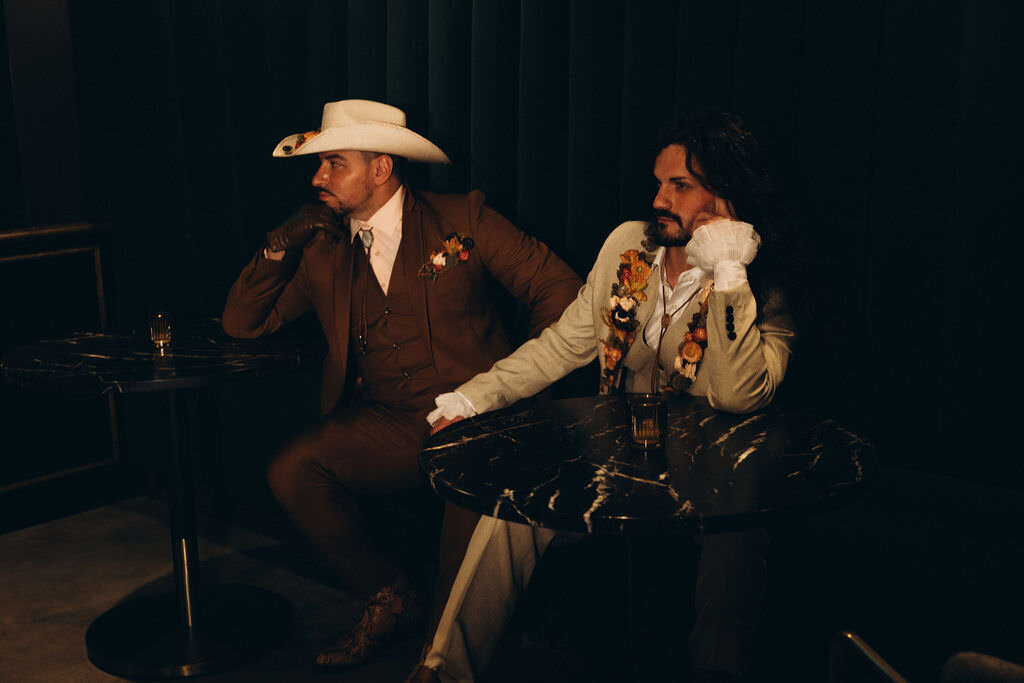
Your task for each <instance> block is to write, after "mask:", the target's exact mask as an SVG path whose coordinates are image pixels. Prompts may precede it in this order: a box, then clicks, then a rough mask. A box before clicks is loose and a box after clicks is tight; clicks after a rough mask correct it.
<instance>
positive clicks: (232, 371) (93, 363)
mask: <svg viewBox="0 0 1024 683" xmlns="http://www.w3.org/2000/svg"><path fill="white" fill-rule="evenodd" d="M321 355H322V352H321V351H320V349H319V348H318V346H317V344H316V343H315V342H310V341H308V340H299V339H295V338H291V337H286V338H278V337H269V338H259V339H233V338H231V337H228V336H227V335H226V334H225V333H224V332H223V330H221V327H220V321H219V320H216V319H206V320H202V321H198V322H192V323H188V324H183V325H181V326H180V327H178V328H175V330H174V337H173V340H172V343H171V345H170V346H169V347H168V348H167V349H166V350H165V351H164V352H163V353H160V352H158V351H157V350H156V348H155V347H154V346H153V343H152V342H151V341H150V340H149V337H148V335H147V334H131V333H108V332H78V333H75V334H72V335H70V336H67V337H62V338H60V339H43V340H41V341H37V342H34V343H32V344H29V345H27V346H23V347H20V348H18V349H15V350H14V351H11V352H10V353H8V354H7V355H5V356H4V357H3V361H2V362H0V369H2V370H3V374H4V376H5V377H6V378H7V379H8V380H9V381H10V382H12V383H14V384H17V385H19V386H24V387H34V388H42V389H53V390H58V391H62V392H66V393H82V394H95V393H107V392H116V393H128V392H140V391H169V390H174V389H194V388H199V387H205V386H209V385H212V384H217V383H220V382H224V381H230V380H237V379H243V378H252V377H259V376H262V375H269V374H275V373H279V372H285V371H289V370H295V369H297V368H300V367H302V366H304V365H306V364H308V363H309V362H312V361H313V360H315V359H317V358H319V357H320V356H321Z"/></svg>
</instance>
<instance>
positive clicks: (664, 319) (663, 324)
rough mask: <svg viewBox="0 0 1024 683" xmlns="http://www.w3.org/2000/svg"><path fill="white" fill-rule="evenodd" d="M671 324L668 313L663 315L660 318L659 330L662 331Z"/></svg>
mask: <svg viewBox="0 0 1024 683" xmlns="http://www.w3.org/2000/svg"><path fill="white" fill-rule="evenodd" d="M671 323H672V316H670V315H669V314H668V313H665V314H664V315H662V316H661V329H663V330H666V329H668V326H669V325H670V324H671Z"/></svg>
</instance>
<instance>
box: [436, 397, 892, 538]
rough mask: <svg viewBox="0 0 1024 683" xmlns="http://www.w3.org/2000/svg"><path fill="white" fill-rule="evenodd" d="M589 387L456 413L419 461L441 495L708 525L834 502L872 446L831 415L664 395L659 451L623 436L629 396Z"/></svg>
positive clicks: (557, 522)
mask: <svg viewBox="0 0 1024 683" xmlns="http://www.w3.org/2000/svg"><path fill="white" fill-rule="evenodd" d="M627 400H628V399H627V398H625V397H622V396H597V397H589V398H576V399H564V400H558V401H548V402H539V403H536V404H533V405H530V406H527V407H523V408H518V407H512V408H508V409H505V410H499V411H495V412H492V413H486V414H484V415H480V416H477V417H474V418H470V419H467V420H463V421H460V422H457V423H456V424H454V425H453V426H451V427H448V428H447V429H444V430H442V431H441V432H438V433H437V434H435V435H434V436H432V437H431V438H430V439H429V440H428V441H427V443H426V445H425V447H424V449H423V452H422V454H421V456H420V465H421V467H422V468H423V470H424V471H425V472H426V473H427V475H428V477H429V479H430V482H431V485H432V486H433V488H434V490H435V491H437V493H438V494H440V495H441V496H443V497H444V498H446V499H448V500H450V501H452V502H454V503H456V504H458V505H460V506H462V507H465V508H468V509H471V510H474V511H476V512H480V513H482V514H485V515H490V516H493V517H498V518H501V519H505V520H509V521H513V522H521V523H525V524H533V525H535V526H541V527H548V528H552V529H560V530H563V531H579V532H590V533H609V534H665V533H714V532H719V531H733V530H738V529H744V528H750V527H755V526H762V525H764V524H766V523H767V522H769V521H770V520H771V519H772V518H774V517H777V516H781V515H785V514H795V513H804V512H807V511H810V510H814V509H820V508H822V507H825V506H829V505H833V504H837V503H840V502H842V501H843V500H844V499H846V498H847V497H849V496H851V495H853V494H855V493H857V492H858V491H859V490H861V489H862V487H863V486H864V485H865V484H866V483H867V482H869V481H870V480H871V478H872V474H873V472H874V469H875V454H874V449H873V448H872V446H871V445H870V444H868V443H867V442H865V441H864V440H863V439H861V438H860V437H858V436H857V435H856V434H853V433H851V432H849V431H847V430H846V429H844V428H843V427H842V426H841V425H839V424H837V423H836V422H834V421H832V420H821V419H817V418H814V417H812V416H809V415H805V414H800V413H791V412H786V411H785V410H782V409H779V408H774V407H769V408H768V409H766V410H764V411H761V412H757V413H753V414H750V415H729V414H726V413H721V412H718V411H716V410H714V409H712V408H711V407H710V406H709V405H708V402H707V401H706V400H704V399H700V398H691V397H683V398H678V399H672V400H671V401H670V403H669V409H668V438H667V439H666V446H665V448H664V449H663V450H655V451H647V452H645V451H642V450H637V449H635V448H634V447H633V446H632V444H631V439H630V428H629V422H630V418H629V405H628V402H627Z"/></svg>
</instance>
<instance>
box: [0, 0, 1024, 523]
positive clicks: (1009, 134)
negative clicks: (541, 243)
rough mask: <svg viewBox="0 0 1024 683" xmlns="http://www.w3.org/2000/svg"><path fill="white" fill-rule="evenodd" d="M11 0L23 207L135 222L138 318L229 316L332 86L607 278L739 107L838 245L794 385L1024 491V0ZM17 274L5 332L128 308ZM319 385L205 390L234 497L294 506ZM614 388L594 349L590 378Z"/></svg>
mask: <svg viewBox="0 0 1024 683" xmlns="http://www.w3.org/2000/svg"><path fill="white" fill-rule="evenodd" d="M2 5H3V10H4V11H3V14H2V15H0V21H2V22H3V25H2V28H3V30H2V31H0V40H2V41H5V42H4V43H3V47H4V48H5V49H4V50H0V60H6V64H3V65H0V66H7V67H9V72H10V79H9V80H5V79H0V124H2V125H0V145H2V146H3V147H2V150H3V154H2V155H0V164H2V167H3V169H4V174H5V176H6V177H7V178H8V179H7V181H6V182H4V183H2V184H0V230H3V231H8V230H9V231H16V230H18V229H22V228H28V227H35V226H45V225H50V224H57V223H69V222H79V221H83V222H92V223H103V224H107V225H109V229H108V233H107V235H108V237H107V238H106V239H108V240H109V244H108V245H107V247H106V248H107V249H108V252H107V253H109V260H108V262H107V269H106V277H107V278H108V288H107V291H106V293H105V296H106V297H107V299H108V302H109V306H108V315H107V318H108V320H107V323H108V325H110V326H118V327H123V328H137V327H139V326H140V325H141V324H142V323H143V322H144V321H145V319H146V316H147V314H148V313H149V312H151V311H152V310H154V309H156V308H165V309H167V310H170V311H172V312H173V313H174V314H175V316H176V317H177V318H179V319H182V320H187V319H189V318H192V317H200V316H210V315H217V314H219V312H220V310H221V307H222V304H223V301H224V297H225V295H226V293H227V290H228V287H229V286H230V284H231V282H232V281H233V280H234V278H235V277H236V275H237V274H238V272H239V271H240V269H241V268H242V266H243V265H244V264H245V262H246V261H247V260H248V259H249V257H250V256H251V254H252V253H253V252H254V251H255V249H256V248H257V247H258V246H260V244H261V241H262V239H263V235H264V233H265V232H266V231H268V230H270V229H272V228H274V227H275V226H277V225H278V224H279V223H280V222H281V220H282V219H283V218H284V217H286V216H287V215H288V214H290V213H291V212H292V211H293V210H294V208H295V207H296V206H297V204H298V203H299V202H301V201H303V200H305V199H308V198H311V197H312V195H311V194H310V187H309V181H310V177H311V174H312V172H313V170H314V169H313V165H312V162H310V161H308V160H302V159H288V160H278V159H272V158H271V156H270V153H271V150H272V149H273V147H274V145H275V144H276V143H277V142H278V140H280V139H281V138H282V137H284V136H285V135H286V134H290V133H293V132H299V131H303V130H311V129H314V128H316V127H318V125H319V121H320V114H321V108H322V106H323V103H324V102H325V101H330V100H338V99H344V98H368V99H378V100H383V101H386V102H389V103H391V104H394V105H397V106H399V107H401V108H403V109H405V110H406V112H407V114H408V119H409V125H410V127H411V128H413V129H414V130H417V131H419V132H422V133H424V134H425V135H427V136H428V137H430V138H431V139H432V140H434V141H435V142H437V143H438V144H439V145H440V146H441V147H442V148H443V149H445V150H446V151H447V152H448V154H449V156H450V157H451V158H452V160H453V164H452V165H451V166H449V167H429V168H427V167H419V168H416V167H414V171H413V174H414V180H415V182H417V183H418V184H419V185H420V186H422V187H424V188H427V189H433V190H438V191H453V192H463V191H467V190H469V189H473V188H479V189H482V190H484V191H485V192H486V193H487V196H488V199H489V202H490V203H491V204H492V205H493V206H494V207H496V208H497V209H498V210H500V211H501V212H503V213H504V214H505V215H507V216H508V217H510V218H511V219H513V220H514V221H515V222H516V223H517V224H518V225H519V226H521V227H522V228H523V229H524V230H526V231H528V232H529V233H531V234H534V235H536V236H538V237H540V238H541V239H543V240H545V241H546V242H548V243H549V244H550V245H551V246H552V247H553V248H554V249H555V250H556V251H557V252H558V253H559V254H560V255H562V256H563V257H564V258H565V259H566V260H567V261H568V262H569V264H570V265H571V266H573V267H574V268H575V269H576V270H577V271H578V272H579V273H580V274H581V275H583V276H585V275H586V272H587V270H588V268H589V266H590V264H591V263H592V262H593V259H594V256H595V255H596V253H597V250H598V248H599V246H600V245H601V243H602V241H603V239H604V237H605V236H606V235H607V234H608V232H610V230H611V229H612V228H613V227H614V226H615V225H616V224H618V223H619V222H620V221H623V220H627V219H636V218H645V217H647V216H648V215H649V210H650V201H651V198H652V184H651V179H650V178H651V176H650V168H651V161H652V156H651V149H650V144H651V142H652V139H653V137H654V133H655V131H656V130H657V128H658V127H659V126H660V125H661V124H663V123H665V122H667V121H668V120H670V119H672V118H673V117H674V116H676V115H678V114H681V113H684V112H687V111H690V110H692V109H695V108H698V107H703V106H719V107H724V108H727V109H731V110H733V111H736V112H738V113H740V114H741V115H743V116H744V117H746V118H747V119H748V121H749V122H750V124H751V125H752V126H753V127H754V129H755V130H756V131H757V132H759V133H760V137H761V139H762V141H763V142H764V143H765V144H766V146H767V147H768V148H769V151H770V155H771V156H772V158H773V159H774V160H775V163H776V166H777V170H778V174H779V177H780V178H781V180H782V185H783V188H784V189H785V190H786V193H787V196H788V198H789V200H790V203H791V205H792V208H793V210H794V214H795V215H796V217H797V219H798V220H797V222H796V223H795V225H794V229H795V230H796V231H797V232H798V234H799V235H800V236H801V237H802V238H803V239H804V240H805V241H806V242H807V243H808V245H809V246H810V250H811V253H812V254H813V256H814V263H813V264H812V265H813V268H809V270H808V273H807V274H806V282H807V294H808V296H809V299H810V302H811V307H810V310H811V315H810V317H809V318H808V319H807V320H806V321H805V323H804V328H803V329H802V332H803V342H804V343H803V345H802V346H801V347H800V349H799V350H798V353H797V355H796V356H794V359H793V365H792V374H791V376H790V378H789V380H788V384H789V386H788V396H787V398H788V399H789V400H791V401H793V402H795V403H796V404H797V405H800V406H802V407H806V408H810V409H812V410H814V411H815V412H816V413H819V414H823V415H827V416H831V417H835V418H837V419H839V420H840V421H841V422H843V423H844V424H846V425H847V426H849V427H851V428H852V429H854V430H855V431H857V432H859V433H861V434H863V435H864V436H865V437H867V438H868V439H870V440H871V441H872V442H874V443H875V444H876V445H877V446H878V447H879V449H880V451H881V452H882V453H883V456H884V458H885V460H886V462H887V463H889V464H892V465H896V466H900V467H907V468H910V469H911V470H917V471H927V472H929V473H931V474H936V475H952V476H954V477H956V478H959V479H963V480H970V481H972V482H974V483H982V484H993V483H995V484H999V485H1000V486H1004V487H1010V488H1012V489H1016V490H1017V491H1020V490H1021V488H1022V479H1024V478H1022V475H1024V464H1022V459H1021V458H1020V449H1019V448H1018V447H1017V446H1016V443H1017V439H1016V436H1017V428H1016V419H1015V418H1016V416H1017V413H1016V410H1017V404H1018V401H1017V400H1016V399H1015V398H1014V392H1015V391H1016V390H1017V387H1018V386H1019V382H1020V377H1019V375H1020V373H1019V371H1017V368H1016V366H1017V359H1016V355H1017V354H1016V353H1015V351H1016V349H1015V344H1014V342H1013V339H1012V336H1011V334H1012V333H1011V330H1012V328H1013V327H1015V323H1014V319H1015V313H1016V311H1017V310H1018V302H1019V301H1020V299H1021V294H1022V291H1021V286H1020V284H1019V278H1018V277H1016V269H1017V262H1018V260H1019V259H1018V256H1017V254H1018V252H1017V251H1016V250H1017V249H1019V243H1020V239H1019V237H1018V236H1017V235H1018V233H1019V228H1018V226H1017V221H1016V220H1014V219H1013V218H1011V216H1010V207H1011V206H1012V205H1013V203H1014V202H1013V200H1012V197H1013V196H1014V194H1013V190H1015V189H1016V188H1017V187H1018V186H1019V184H1020V183H1019V181H1020V180H1021V173H1020V170H1019V166H1018V159H1019V151H1020V149H1019V148H1020V145H1019V137H1020V136H1019V125H1020V123H1019V122H1020V121H1021V119H1022V117H1021V115H1022V113H1024V111H1022V107H1021V102H1020V97H1019V90H1020V87H1019V83H1018V81H1019V71H1017V70H1016V67H1015V66H1014V65H1016V64H1017V63H1018V62H1020V57H1021V47H1020V41H1019V39H1018V36H1017V35H1016V32H1017V30H1018V27H1019V26H1021V25H1022V21H1021V20H1022V18H1024V17H1022V16H1021V15H1022V9H1021V7H1020V5H1019V4H1017V3H1009V2H997V1H995V0H989V1H985V0H942V1H940V2H931V3H922V2H913V1H910V0H873V1H869V2H827V3H826V2H816V1H814V0H805V1H804V2H795V1H794V2H758V1H755V0H747V1H741V0H721V1H716V2H696V1H682V2H679V1H669V0H649V1H646V2H588V1H584V0H576V1H566V2H562V1H551V0H521V1H518V2H512V1H485V0H478V1H475V2H474V1H472V0H429V1H428V0H388V1H387V2H384V1H378V0H348V1H347V2H345V1H337V2H332V1H328V0H319V1H317V0H287V1H284V0H282V1H278V2H273V1H269V0H264V1H260V2H253V1H244V2H243V1H235V2H231V1H228V0H221V1H209V0H204V1H199V0H195V1H181V0H176V1H174V2H171V1H170V0H142V1H140V0H132V1H128V0H124V1H121V2H85V1H81V0H2ZM1014 218H1015V217H1014ZM755 227H756V226H755ZM19 263H20V262H19ZM12 272H13V271H11V270H8V271H7V273H8V274H7V275H6V276H3V277H4V279H3V281H2V284H3V286H4V287H5V290H6V291H7V296H6V297H5V298H6V299H7V301H6V307H7V308H8V309H9V310H8V313H9V314H8V315H5V316H3V319H2V322H0V329H2V334H0V345H2V346H0V352H6V351H8V350H10V349H11V348H14V347H15V346H16V345H18V344H20V343H25V342H27V341H31V340H32V339H34V338H37V337H39V336H43V335H44V334H56V333H63V332H66V331H70V329H72V328H73V326H72V322H71V321H72V320H74V324H75V325H78V326H83V325H85V326H87V325H90V324H91V325H92V326H97V325H99V324H100V322H101V321H100V320H99V319H97V318H96V314H95V313H92V312H88V311H87V312H86V313H83V312H82V310H84V309H82V307H81V306H79V305H78V304H74V303H71V301H72V299H71V298H70V297H71V294H70V293H69V294H64V293H63V292H64V289H60V286H61V285H59V282H58V281H59V278H58V277H56V276H54V275H53V274H49V273H48V274H47V275H45V277H42V279H41V281H42V282H44V283H45V284H43V285H39V286H36V285H31V286H30V285H29V284H27V283H28V282H29V280H28V279H27V278H29V277H30V276H31V273H29V274H27V275H26V273H25V272H22V271H18V272H17V273H16V274H11V273H12ZM86 275H88V274H86ZM40 287H41V293H40ZM48 288H52V289H48ZM65 289H67V290H68V291H69V292H73V291H74V290H75V287H74V286H73V285H68V286H67V287H65ZM58 293H59V296H58V295H57V294H58ZM48 294H49V295H50V296H47V295H48ZM26 302H28V303H26ZM48 302H49V303H48ZM85 305H87V304H83V305H82V306H85ZM47 306H50V308H47ZM507 309H508V311H509V312H510V319H514V318H516V316H517V311H516V310H515V308H514V306H512V305H507ZM90 310H91V309H90ZM518 315H519V317H520V318H521V312H519V313H518ZM19 316H21V317H20V318H19ZM22 319H28V320H29V322H30V324H28V325H20V324H19V325H15V323H14V322H12V321H14V320H22ZM313 328H315V325H313V327H312V328H311V329H313ZM317 386H318V382H317V372H316V371H315V370H314V371H311V372H309V373H306V374H304V375H297V376H295V377H292V378H284V379H280V380H275V381H273V382H266V383H262V384H260V385H259V386H258V387H257V386H255V385H254V386H252V387H245V388H241V389H232V388H227V389H225V390H224V391H221V392H219V393H218V394H216V395H215V396H211V397H206V398H203V399H201V400H200V401H199V402H198V403H199V405H197V406H196V407H195V409H194V413H195V414H194V420H195V422H196V424H197V425H198V427H199V430H198V432H199V433H201V434H202V440H203V443H204V444H207V445H204V446H203V448H208V449H212V450H214V451H216V454H217V456H216V458H214V459H213V461H214V462H215V463H216V465H209V462H210V460H211V459H209V458H207V459H206V460H204V463H207V464H205V465H204V467H211V468H212V467H222V468H226V470H227V471H228V472H229V473H230V476H229V477H227V478H226V479H225V480H222V481H220V483H217V484H215V485H213V484H211V486H214V487H221V488H222V489H224V490H221V491H220V492H219V493H218V494H217V495H215V496H213V497H214V498H215V499H216V500H219V501H221V502H220V503H218V504H220V505H226V506H227V507H229V508H230V507H231V506H232V505H244V504H245V503H246V501H250V500H254V501H256V502H255V503H254V506H255V507H260V506H266V505H269V504H270V503H269V502H268V501H269V498H268V495H269V494H268V493H267V492H266V489H265V486H264V484H263V482H262V473H263V468H264V467H265V464H266V462H267V461H268V460H269V459H270V457H271V456H272V454H273V452H274V450H275V449H276V448H277V447H278V446H279V445H280V443H281V442H282V441H283V440H284V439H285V438H286V437H287V436H288V435H289V434H291V433H293V432H294V431H296V430H297V429H298V427H299V426H300V425H301V424H304V423H305V422H308V421H309V420H311V419H313V418H314V417H315V414H316V392H317ZM594 386H596V373H593V372H592V373H591V374H590V375H584V376H581V377H577V378H575V381H574V382H572V383H569V384H568V385H566V387H564V388H563V391H564V392H565V393H580V392H589V391H591V390H592V389H591V387H594ZM5 396H8V399H7V400H9V401H13V402H21V401H22V399H20V398H10V396H11V394H6V395H5ZM157 403H158V401H157V399H154V398H149V397H139V398H138V399H134V398H133V399H132V400H131V401H130V402H125V405H124V406H123V414H122V415H120V417H119V418H118V420H119V423H120V424H121V426H122V431H123V433H122V434H121V437H120V444H119V447H120V449H121V456H122V458H124V459H126V460H128V461H132V460H134V461H137V462H139V463H142V464H143V465H144V466H145V467H144V469H146V470H147V471H152V470H153V469H154V468H155V469H157V470H158V469H159V467H160V465H159V463H160V462H161V460H160V458H159V457H157V456H156V455H153V453H154V452H156V453H158V452H159V450H160V445H159V444H160V442H161V439H160V438H159V436H157V437H154V436H153V434H154V433H156V432H158V431H159V429H160V428H161V425H162V422H161V420H162V413H161V412H160V409H159V406H158V405H157ZM9 426H10V427H11V428H12V429H13V426H14V425H13V424H11V425H9ZM5 429H7V427H5ZM97 438H100V437H97ZM105 438H106V439H107V441H106V442H102V443H99V445H96V446H90V445H89V444H88V443H87V444H84V445H83V444H80V446H79V447H82V448H89V447H94V448H96V449H99V450H103V449H109V447H110V443H109V440H110V438H109V436H108V437H105ZM8 443H9V444H10V443H12V442H8ZM210 443H213V444H215V445H214V446H209V445H208V444H210ZM154 444H155V445H154ZM27 448H28V446H25V445H21V446H19V447H18V448H13V447H10V446H9V447H8V448H7V449H5V450H6V451H7V452H6V453H5V457H4V460H5V461H8V460H17V459H18V458H19V457H20V456H22V455H23V454H24V453H25V452H26V449H27ZM154 449H155V450H154ZM9 456H14V457H13V458H9ZM5 466H6V467H10V465H7V464H5ZM5 477H6V478H5V482H7V481H17V478H18V477H17V476H15V475H12V474H7V475H5ZM212 480H214V481H217V480H218V477H215V476H214V477H212ZM225 500H226V501H227V503H224V502H223V501H225ZM923 523H926V522H923ZM980 523H982V524H992V523H995V524H997V525H1001V524H1003V523H1005V522H1004V520H1000V519H998V518H997V519H983V520H980ZM1014 535H1015V536H1019V534H1017V533H1016V532H1014Z"/></svg>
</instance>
